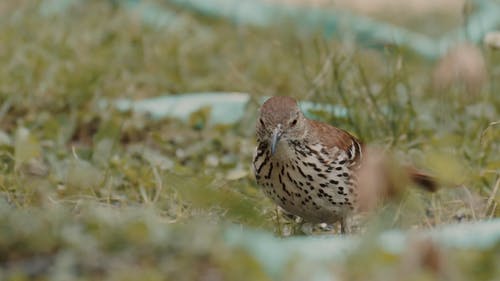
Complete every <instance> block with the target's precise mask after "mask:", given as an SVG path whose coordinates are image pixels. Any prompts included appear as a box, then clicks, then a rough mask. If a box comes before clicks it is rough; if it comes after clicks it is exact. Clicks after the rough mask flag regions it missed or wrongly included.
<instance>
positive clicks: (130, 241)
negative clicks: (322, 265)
mask: <svg viewBox="0 0 500 281" xmlns="http://www.w3.org/2000/svg"><path fill="white" fill-rule="evenodd" d="M4 2H5V3H2V4H0V42H2V44H1V46H0V64H1V65H2V67H1V68H0V226H2V230H1V232H0V279H2V280H212V279H213V280H245V279H247V280H268V279H270V278H271V277H270V276H269V275H268V274H269V273H268V272H266V271H265V270H264V268H263V267H262V265H261V264H260V263H259V261H258V260H257V258H256V257H254V256H252V255H251V254H250V253H248V252H246V251H245V250H243V249H239V248H238V247H234V246H231V245H229V244H227V243H225V240H224V230H225V229H226V227H228V226H230V225H233V226H234V225H235V224H236V225H241V226H243V227H244V228H248V229H250V228H252V229H259V230H260V231H263V232H268V233H274V234H275V235H278V236H281V235H289V234H290V233H292V234H293V233H294V232H293V231H292V230H293V229H294V228H295V222H293V221H290V220H287V219H286V218H283V217H280V215H279V214H277V213H276V210H275V206H274V205H273V204H272V203H271V202H270V201H268V200H267V199H266V198H265V197H264V195H263V194H262V193H261V192H260V190H259V187H258V186H257V185H256V184H255V181H254V179H253V175H252V172H251V165H250V163H251V156H252V153H253V148H254V145H255V141H254V137H253V134H254V132H253V124H254V122H255V120H254V119H255V114H256V108H257V107H258V101H259V98H260V97H263V96H271V95H289V96H293V97H296V98H299V99H302V100H309V101H313V102H320V103H330V104H336V105H340V106H343V107H345V108H346V109H347V110H348V111H347V112H348V114H347V115H346V116H342V117H339V116H333V115H332V114H330V112H316V113H317V115H319V116H320V117H321V119H322V120H323V121H326V122H330V123H332V124H335V125H337V126H339V127H342V128H344V129H346V130H349V131H351V132H353V133H354V134H356V135H358V136H359V137H360V138H362V139H363V140H364V141H365V142H367V143H375V144H378V145H379V146H382V147H383V148H385V149H390V150H391V151H393V152H394V155H395V157H396V158H398V160H400V161H402V162H412V163H416V165H417V166H419V167H425V168H426V169H427V170H429V171H431V172H432V173H434V174H435V175H437V176H438V177H439V178H440V180H441V182H442V190H441V191H439V192H438V193H436V194H433V195H430V194H425V193H420V192H417V191H409V192H408V194H407V195H406V196H404V197H403V198H402V199H401V200H400V201H397V202H393V203H391V204H389V206H386V207H385V210H387V209H389V210H392V211H390V212H387V211H384V210H381V211H380V212H377V214H375V215H373V216H374V217H376V218H373V221H377V222H380V224H383V225H384V226H387V227H390V228H401V229H408V228H413V227H421V228H432V227H435V226H439V225H441V224H449V223H454V222H461V221H476V220H484V219H488V218H496V217H499V216H500V207H499V206H498V204H499V203H500V202H499V200H500V199H499V196H500V195H499V194H500V192H497V189H498V186H499V184H500V172H499V171H500V153H498V152H499V151H500V142H499V139H500V126H499V123H498V121H499V120H500V95H499V94H498V93H499V92H500V52H498V51H494V50H490V49H487V48H486V47H480V51H481V53H482V56H483V57H484V70H485V71H484V73H483V72H476V73H480V74H481V75H480V76H479V78H478V77H476V76H470V75H468V74H463V73H462V74H459V78H460V79H455V78H454V77H452V78H447V77H444V78H443V76H440V75H439V73H437V74H435V75H433V71H434V70H433V69H435V68H434V67H435V63H434V62H429V61H422V60H421V59H420V58H418V57H415V56H414V55H413V54H411V53H410V52H409V51H407V50H404V49H401V48H397V47H394V46H387V47H386V48H384V49H380V50H373V49H366V48H363V47H360V46H356V45H353V44H352V43H349V42H339V41H335V40H330V39H324V38H323V37H322V36H321V35H320V34H304V33H302V32H298V31H297V30H296V29H295V28H294V27H293V26H289V25H279V26H276V27H272V28H269V29H259V28H253V27H246V26H238V25H234V24H229V23H226V22H223V21H219V20H217V19H210V18H205V17H202V16H198V15H194V14H190V13H188V12H185V11H182V10H175V9H176V7H169V8H171V9H173V10H174V11H176V12H177V13H176V14H175V17H176V18H175V19H173V20H172V22H171V24H168V25H167V26H165V27H161V28H160V27H158V26H154V25H148V24H146V23H144V22H143V21H142V20H141V17H140V14H139V13H136V12H134V11H133V10H130V9H127V8H126V7H125V6H122V5H120V4H119V1H81V2H76V4H74V5H72V6H70V7H69V8H68V9H67V10H66V11H64V12H62V13H48V12H47V11H45V10H44V9H43V5H42V4H40V3H38V2H39V1H4ZM158 5H160V7H164V6H162V5H166V4H163V2H160V1H158ZM44 11H45V12H44ZM468 54H469V53H465V56H467V55H468ZM476 65H477V64H476ZM479 65H480V66H481V62H479ZM441 69H444V70H445V73H448V72H449V73H455V70H456V69H457V65H454V64H451V65H449V64H446V62H444V63H443V64H442V67H441ZM433 77H434V80H433ZM440 79H441V80H442V81H441V80H440ZM450 81H451V82H450ZM440 82H442V83H440ZM203 91H238V92H247V93H251V95H252V100H251V102H250V104H249V106H248V108H247V112H246V114H245V117H244V119H243V120H241V121H240V122H238V123H237V124H234V125H224V126H223V125H209V124H208V120H207V118H208V116H209V115H208V114H209V112H210V109H209V108H205V109H202V110H200V111H198V112H196V113H195V114H193V115H192V117H191V118H190V121H189V122H182V121H179V120H170V119H162V120H154V119H152V118H149V117H148V116H144V115H140V114H136V113H133V112H120V111H118V110H116V109H115V108H114V106H113V100H115V99H117V98H123V97H127V98H131V99H144V98H148V97H155V96H159V95H165V94H182V93H189V92H203ZM395 210H397V211H395ZM374 229H378V228H377V227H374ZM374 231H376V230H374ZM497 246H498V245H497ZM412 247H414V248H415V249H422V247H421V246H419V245H417V246H412ZM435 247H437V246H428V247H427V248H425V247H424V249H429V250H428V251H424V252H423V254H421V256H420V257H424V258H421V259H416V260H417V262H415V260H413V259H411V258H409V257H411V256H412V255H413V252H411V249H412V248H411V247H410V248H409V249H410V250H409V254H407V256H404V255H403V256H397V255H391V254H389V253H386V252H384V251H383V250H381V249H374V248H370V247H364V248H362V249H360V250H359V251H356V252H355V253H354V254H353V255H352V257H349V258H348V259H347V261H346V262H345V266H342V264H336V265H332V268H331V270H332V271H335V272H337V273H338V274H340V276H341V277H343V278H345V279H358V280H366V278H371V279H380V280H387V279H388V278H389V279H390V278H392V279H395V280H396V279H399V278H402V277H401V275H400V274H401V271H404V272H406V271H408V272H410V273H412V274H410V275H403V276H407V277H408V279H411V280H437V279H439V278H441V277H443V276H444V275H442V274H445V275H446V276H447V277H446V278H452V279H454V280H460V279H455V278H454V277H457V276H459V277H460V278H463V279H464V280H468V279H474V280H493V279H495V278H500V272H499V269H498V268H495V267H494V264H495V261H498V259H499V256H498V253H499V252H500V251H498V247H496V249H489V250H487V251H480V250H477V251H475V252H464V251H454V252H453V253H454V254H455V255H454V257H453V259H452V260H451V261H446V262H442V259H444V257H445V254H443V253H442V251H444V250H443V249H440V248H439V249H436V248H435ZM495 250H496V251H495ZM450 251H451V250H450ZM418 253H421V252H418V251H416V254H415V255H416V256H418ZM429 256H430V257H435V259H434V260H433V261H436V262H435V263H433V262H430V263H423V262H418V261H420V260H427V258H425V257H429ZM356 261H363V270H360V268H359V264H357V263H356ZM297 262H300V257H299V258H298V260H297ZM444 263H446V265H443V264H444ZM289 268H290V271H289V272H298V270H299V269H297V267H296V265H294V264H290V265H289ZM436 268H437V269H436ZM443 268H446V269H445V270H444V271H445V273H443ZM301 270H302V271H303V272H302V273H304V274H305V272H308V270H310V271H314V268H310V269H307V268H306V269H301ZM398 270H399V271H398ZM440 274H441V275H440ZM297 276H302V275H297ZM297 276H294V275H290V276H288V279H293V278H298V277H297ZM398 276H399V277H398ZM413 278H415V279H413Z"/></svg>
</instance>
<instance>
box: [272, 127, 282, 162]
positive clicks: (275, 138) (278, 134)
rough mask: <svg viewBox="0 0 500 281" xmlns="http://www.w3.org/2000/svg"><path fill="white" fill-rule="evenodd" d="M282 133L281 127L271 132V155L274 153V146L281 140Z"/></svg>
mask: <svg viewBox="0 0 500 281" xmlns="http://www.w3.org/2000/svg"><path fill="white" fill-rule="evenodd" d="M282 133H283V131H282V130H281V126H280V125H278V126H277V127H276V128H274V131H273V138H272V139H271V155H274V153H275V152H276V146H277V145H278V142H279V141H280V139H281V134H282Z"/></svg>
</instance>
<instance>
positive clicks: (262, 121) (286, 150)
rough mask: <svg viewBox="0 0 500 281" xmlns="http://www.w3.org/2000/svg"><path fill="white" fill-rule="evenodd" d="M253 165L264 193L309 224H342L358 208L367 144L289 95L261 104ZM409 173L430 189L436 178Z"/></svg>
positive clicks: (343, 229)
mask: <svg viewBox="0 0 500 281" xmlns="http://www.w3.org/2000/svg"><path fill="white" fill-rule="evenodd" d="M256 133H257V148H256V151H255V154H254V157H253V168H254V173H255V178H256V180H257V183H258V184H259V185H261V186H262V187H263V190H264V193H265V194H266V195H267V196H268V197H269V198H271V199H272V200H273V201H274V202H275V203H276V204H278V205H279V206H280V207H281V208H283V209H284V210H285V211H286V212H288V213H290V214H292V215H296V216H299V217H301V218H303V219H304V221H306V222H310V223H335V222H339V221H340V223H341V231H342V233H345V229H346V217H347V216H348V215H349V214H350V213H352V212H353V211H355V210H356V209H357V207H358V206H357V205H358V204H357V203H358V198H357V197H358V186H357V182H358V180H357V171H358V170H359V169H360V164H361V162H362V159H363V158H364V157H365V155H364V153H365V148H364V146H363V144H362V143H361V142H360V141H359V140H358V139H356V138H355V137H354V136H352V135H351V134H349V133H348V132H346V131H344V130H341V129H338V128H336V127H333V126H330V125H328V124H326V123H322V122H318V121H314V120H310V119H308V118H306V117H305V116H304V114H303V113H302V112H301V111H300V109H299V107H298V105H297V102H296V101H295V100H294V99H292V98H290V97H282V96H277V97H272V98H269V99H268V100H267V101H266V102H264V104H263V105H262V107H261V108H260V115H259V118H258V121H257V128H256ZM404 171H407V173H408V177H409V178H410V179H411V180H412V181H414V182H415V183H417V184H419V185H421V186H423V187H425V188H426V189H428V190H434V188H435V183H434V181H433V179H432V178H430V177H428V176H426V175H425V174H423V173H420V172H419V171H417V170H416V169H413V168H409V169H405V170H404Z"/></svg>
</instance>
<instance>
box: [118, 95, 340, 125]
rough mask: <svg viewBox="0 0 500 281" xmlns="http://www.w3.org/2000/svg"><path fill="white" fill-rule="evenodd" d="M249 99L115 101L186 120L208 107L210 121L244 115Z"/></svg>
mask: <svg viewBox="0 0 500 281" xmlns="http://www.w3.org/2000/svg"><path fill="white" fill-rule="evenodd" d="M265 99H266V98H263V99H262V100H260V102H264V100H265ZM249 102H250V96H249V94H246V93H229V92H206V93H190V94H182V95H165V96H160V97H155V98H150V99H144V100H137V101H132V100H129V99H119V100H117V101H116V102H115V105H116V107H117V108H118V109H119V110H122V111H128V110H131V111H134V112H138V113H145V114H148V115H150V116H151V117H152V118H155V119H161V118H175V119H180V120H183V121H187V120H188V119H189V116H191V114H193V113H194V112H196V111H198V110H201V109H202V108H209V109H210V110H209V112H210V113H209V115H210V116H209V120H208V121H209V123H210V124H231V123H236V122H238V121H239V120H240V119H241V118H242V117H243V115H244V113H245V110H246V108H247V105H248V103H249ZM300 107H301V109H302V110H303V111H304V112H305V114H306V115H307V116H308V117H310V118H315V116H314V114H313V112H314V111H313V110H323V111H328V112H331V113H332V114H334V115H335V116H346V114H347V110H346V109H345V108H343V107H339V106H333V105H325V104H315V103H311V102H300Z"/></svg>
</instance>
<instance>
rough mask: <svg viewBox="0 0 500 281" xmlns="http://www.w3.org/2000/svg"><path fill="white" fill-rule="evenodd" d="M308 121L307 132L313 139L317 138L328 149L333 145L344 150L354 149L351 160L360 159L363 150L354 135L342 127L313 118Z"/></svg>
mask: <svg viewBox="0 0 500 281" xmlns="http://www.w3.org/2000/svg"><path fill="white" fill-rule="evenodd" d="M308 121H309V124H310V127H309V128H312V130H311V132H309V134H310V136H311V137H312V138H313V139H318V140H319V142H320V143H321V144H323V145H325V146H326V148H327V149H328V150H330V149H333V148H335V147H337V148H339V149H341V150H344V151H349V150H350V149H354V153H355V154H354V159H353V161H354V162H357V161H358V160H360V157H361V154H362V150H363V144H362V143H361V142H360V141H359V140H358V139H357V138H356V137H354V136H353V135H351V134H349V133H348V132H346V131H344V130H342V129H339V128H337V127H334V126H331V125H328V124H326V123H323V122H318V121H315V120H308ZM353 146H354V147H353Z"/></svg>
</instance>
